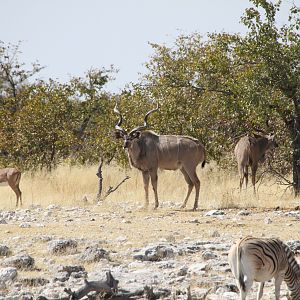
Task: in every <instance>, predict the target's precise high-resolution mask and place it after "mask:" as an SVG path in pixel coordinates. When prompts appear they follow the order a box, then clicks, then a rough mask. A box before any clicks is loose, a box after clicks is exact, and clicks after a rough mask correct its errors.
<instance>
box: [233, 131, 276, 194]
mask: <svg viewBox="0 0 300 300" xmlns="http://www.w3.org/2000/svg"><path fill="white" fill-rule="evenodd" d="M276 147H278V145H277V143H276V142H275V141H274V135H264V136H263V135H257V134H255V135H254V137H252V136H248V135H247V136H244V137H242V138H241V139H240V140H239V141H238V143H237V144H236V146H235V148H234V154H235V157H236V160H237V163H238V171H239V175H240V189H242V186H243V183H244V180H245V184H246V187H247V184H248V167H249V166H250V167H251V171H252V184H253V189H254V193H255V183H256V181H255V180H256V179H255V176H256V171H257V168H258V163H259V162H264V161H265V158H266V154H267V153H269V152H271V151H272V150H273V149H274V148H276Z"/></svg>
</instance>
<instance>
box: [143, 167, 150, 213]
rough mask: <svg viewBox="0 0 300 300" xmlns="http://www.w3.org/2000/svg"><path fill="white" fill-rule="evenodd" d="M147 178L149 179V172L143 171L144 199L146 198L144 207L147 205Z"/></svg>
mask: <svg viewBox="0 0 300 300" xmlns="http://www.w3.org/2000/svg"><path fill="white" fill-rule="evenodd" d="M149 180H150V174H149V172H143V181H144V190H145V200H146V202H145V207H148V206H149Z"/></svg>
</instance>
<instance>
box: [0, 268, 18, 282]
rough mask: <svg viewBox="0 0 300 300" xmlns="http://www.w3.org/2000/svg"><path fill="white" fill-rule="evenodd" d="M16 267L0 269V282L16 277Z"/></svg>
mask: <svg viewBox="0 0 300 300" xmlns="http://www.w3.org/2000/svg"><path fill="white" fill-rule="evenodd" d="M17 274H18V272H17V269H16V268H12V267H7V268H2V269H0V282H7V281H10V280H14V279H15V278H16V277H17Z"/></svg>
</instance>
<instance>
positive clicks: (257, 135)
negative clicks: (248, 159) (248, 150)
mask: <svg viewBox="0 0 300 300" xmlns="http://www.w3.org/2000/svg"><path fill="white" fill-rule="evenodd" d="M253 135H254V137H255V138H256V139H259V138H261V137H263V136H262V135H260V134H257V133H253Z"/></svg>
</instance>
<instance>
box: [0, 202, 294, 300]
mask: <svg viewBox="0 0 300 300" xmlns="http://www.w3.org/2000/svg"><path fill="white" fill-rule="evenodd" d="M299 220H300V212H299V211H292V210H281V209H280V208H277V209H274V210H273V209H268V210H267V209H266V210H257V209H248V210H241V209H226V210H212V211H208V210H207V211H204V210H199V211H197V212H192V211H189V210H185V211H182V210H179V209H178V207H177V205H175V204H173V203H171V202H170V203H166V204H165V205H164V207H160V208H159V209H158V210H156V211H153V210H151V209H149V210H143V209H137V208H136V207H135V206H134V205H133V204H130V203H121V204H119V205H118V206H115V205H110V204H106V203H100V204H99V205H87V206H81V207H62V206H55V205H50V206H48V207H46V208H42V207H39V206H31V207H29V208H27V209H17V210H15V211H6V210H2V211H0V226H1V232H0V265H1V267H0V299H5V300H8V299H10V300H11V299H14V300H15V299H37V298H38V297H40V299H42V298H41V296H43V297H45V298H47V299H61V298H62V299H64V297H67V296H68V294H67V293H66V292H65V291H64V290H65V289H66V288H69V289H70V290H72V291H77V290H79V289H80V288H82V287H83V286H84V280H85V279H87V280H88V281H105V276H106V272H108V271H110V272H111V274H112V275H113V277H114V278H115V279H117V280H118V281H119V283H118V288H119V292H118V295H121V294H123V295H127V299H147V297H148V299H150V298H151V297H152V298H151V299H156V298H161V299H210V300H214V299H218V300H222V299H239V295H238V290H237V287H236V285H235V281H234V278H233V276H232V273H231V271H230V268H229V265H228V263H227V252H228V250H229V248H230V246H231V245H232V243H233V241H235V240H236V239H238V238H239V237H242V236H245V235H250V234H251V235H254V236H258V237H262V236H265V237H279V238H281V239H282V240H284V241H285V242H287V243H288V244H289V245H290V246H291V247H292V248H293V249H300V241H299V240H300V233H299ZM146 286H147V287H148V288H149V289H150V291H151V293H150V294H151V295H152V296H147V295H146V291H147V288H146V289H145V287H146ZM152 292H153V293H152ZM255 293H256V286H255V287H254V288H253V291H252V293H251V296H250V298H249V299H255ZM91 294H93V292H91ZM286 294H287V289H286V285H285V284H283V285H282V291H281V295H282V299H287V298H286ZM128 295H131V296H129V297H128ZM148 295H149V294H148ZM65 299H67V298H65ZM86 299H87V297H86ZM118 299H122V298H118ZM123 299H126V298H125V297H124V298H123ZM263 299H274V285H273V283H272V282H270V283H267V285H266V288H265V295H264V298H263Z"/></svg>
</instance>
